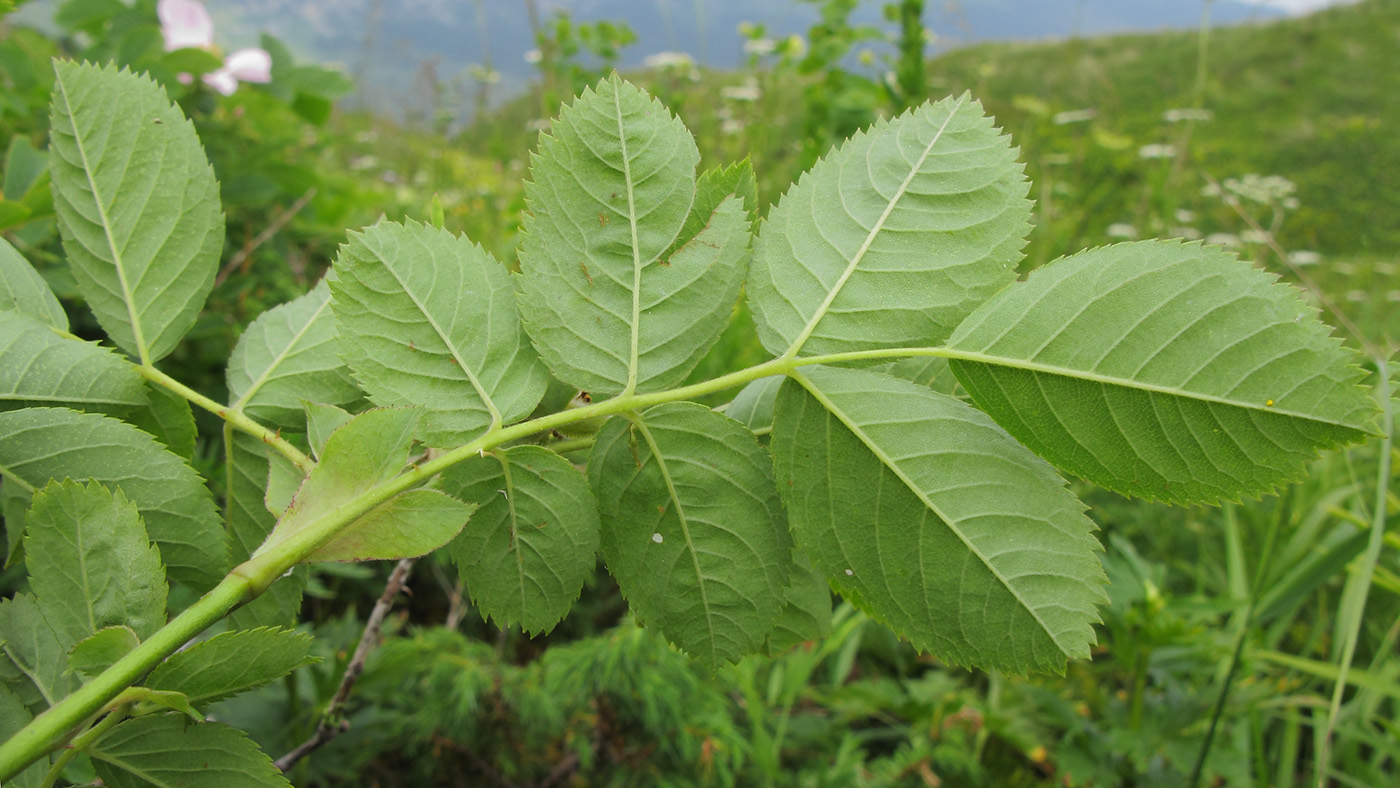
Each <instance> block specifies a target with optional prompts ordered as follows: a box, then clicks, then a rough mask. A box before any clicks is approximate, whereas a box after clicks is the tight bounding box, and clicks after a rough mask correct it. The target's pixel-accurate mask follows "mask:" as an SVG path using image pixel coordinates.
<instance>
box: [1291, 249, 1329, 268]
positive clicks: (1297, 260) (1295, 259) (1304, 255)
mask: <svg viewBox="0 0 1400 788" xmlns="http://www.w3.org/2000/svg"><path fill="white" fill-rule="evenodd" d="M1288 262H1290V263H1292V264H1294V265H1317V264H1318V263H1320V262H1322V255H1320V254H1318V253H1317V252H1313V251H1310V250H1307V249H1298V250H1296V251H1292V252H1289V253H1288Z"/></svg>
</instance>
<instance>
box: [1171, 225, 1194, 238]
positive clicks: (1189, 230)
mask: <svg viewBox="0 0 1400 788" xmlns="http://www.w3.org/2000/svg"><path fill="white" fill-rule="evenodd" d="M1167 235H1169V236H1171V237H1173V238H1185V239H1186V240H1188V241H1199V240H1201V231H1200V230H1197V229H1196V228H1195V227H1185V226H1182V227H1172V228H1170V229H1168V230H1167Z"/></svg>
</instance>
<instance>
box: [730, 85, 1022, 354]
mask: <svg viewBox="0 0 1400 788" xmlns="http://www.w3.org/2000/svg"><path fill="white" fill-rule="evenodd" d="M1028 189H1029V185H1028V183H1027V181H1026V178H1025V176H1024V174H1023V172H1022V167H1021V165H1019V164H1018V163H1017V162H1016V151H1015V149H1013V148H1012V147H1011V144H1010V140H1009V138H1008V137H1007V136H1006V135H1004V134H1000V133H999V132H998V130H997V129H996V128H994V127H993V126H992V121H991V119H990V118H989V117H987V116H986V115H984V114H983V112H982V107H981V105H980V104H978V103H977V102H975V101H972V100H971V99H970V98H969V97H968V96H967V95H963V96H961V97H959V98H948V99H945V100H943V101H940V102H938V103H936V104H925V105H923V106H921V107H919V108H917V109H914V110H911V111H910V112H907V113H905V114H904V115H901V116H900V117H898V118H896V119H894V120H891V121H880V122H878V123H876V124H875V125H874V126H872V127H871V128H870V129H868V130H866V131H863V132H861V133H859V134H856V135H855V136H854V137H852V138H851V139H850V140H848V141H847V142H846V143H845V144H844V145H842V146H841V148H840V149H839V150H837V151H835V152H833V153H831V154H830V155H828V156H827V158H826V159H825V160H823V161H821V162H818V163H817V165H816V166H815V167H813V168H812V169H811V171H809V172H808V173H806V174H805V175H803V176H802V178H801V179H799V180H798V182H797V183H796V184H795V185H794V186H793V187H792V188H791V189H790V190H789V191H788V193H787V194H786V195H785V196H784V197H783V198H782V199H781V200H779V201H778V204H777V205H776V206H774V208H773V210H772V211H771V212H770V213H769V215H768V218H767V219H766V220H765V221H764V223H763V224H762V225H761V226H760V227H759V231H758V239H757V240H756V241H755V242H754V257H753V264H752V266H751V267H750V269H749V279H748V298H749V305H750V307H751V309H752V311H753V317H754V321H755V323H756V324H757V326H758V336H759V339H760V340H761V341H762V342H763V346H764V347H765V348H767V349H768V350H769V351H771V352H772V353H774V354H778V355H781V354H784V353H793V354H796V353H798V352H799V351H800V352H801V353H803V354H806V355H812V354H822V353H837V352H844V351H852V350H865V349H872V348H882V347H901V346H911V345H913V346H919V345H932V344H936V343H938V342H941V341H942V340H944V339H946V338H947V337H948V335H949V334H951V333H952V332H953V329H954V328H956V327H957V325H958V323H960V322H961V321H962V319H963V318H964V317H966V316H967V315H968V313H970V312H971V311H972V310H973V309H974V308H975V307H976V306H977V305H978V304H980V303H981V302H982V301H984V300H985V299H986V298H987V297H988V296H990V295H991V294H992V293H995V292H996V291H997V290H1000V289H1001V288H1002V287H1005V286H1006V285H1007V284H1009V283H1010V282H1011V281H1012V280H1013V279H1015V277H1016V272H1015V265H1016V263H1017V262H1018V261H1019V260H1020V259H1021V246H1022V245H1023V243H1024V241H1025V238H1026V235H1027V233H1029V232H1030V223H1029V220H1030V210H1031V204H1030V202H1029V201H1028V200H1027V199H1026V193H1027V191H1028Z"/></svg>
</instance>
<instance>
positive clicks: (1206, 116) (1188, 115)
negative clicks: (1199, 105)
mask: <svg viewBox="0 0 1400 788" xmlns="http://www.w3.org/2000/svg"><path fill="white" fill-rule="evenodd" d="M1214 119H1215V113H1214V112H1211V111H1210V110H1208V109H1169V110H1167V111H1166V112H1163V113H1162V120H1165V121H1166V122H1168V123H1180V122H1181V121H1183V120H1214Z"/></svg>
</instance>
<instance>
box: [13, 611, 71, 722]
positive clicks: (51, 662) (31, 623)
mask: <svg viewBox="0 0 1400 788" xmlns="http://www.w3.org/2000/svg"><path fill="white" fill-rule="evenodd" d="M72 645H73V644H71V643H64V642H63V641H62V640H61V639H60V638H59V636H58V633H56V632H55V631H54V629H53V627H51V626H49V619H48V615H47V611H45V610H44V609H43V608H41V607H40V606H39V603H38V602H37V601H36V600H35V599H34V596H33V595H32V594H16V595H15V596H14V597H12V598H10V599H4V600H0V649H3V651H4V655H5V656H6V657H7V658H8V659H0V663H8V664H0V676H4V677H5V678H6V679H7V680H9V684H10V689H11V690H13V691H14V692H15V694H16V695H17V696H18V697H19V699H20V700H21V701H23V702H24V704H25V705H26V706H28V707H29V708H30V711H35V712H37V711H43V710H44V709H47V708H48V707H50V706H52V705H53V704H54V703H56V702H57V701H59V700H62V699H63V698H65V697H67V695H68V693H70V692H72V691H73V690H74V689H76V688H77V686H78V683H77V681H75V680H74V678H73V676H72V675H70V674H69V673H68V648H69V647H70V646H72Z"/></svg>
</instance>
